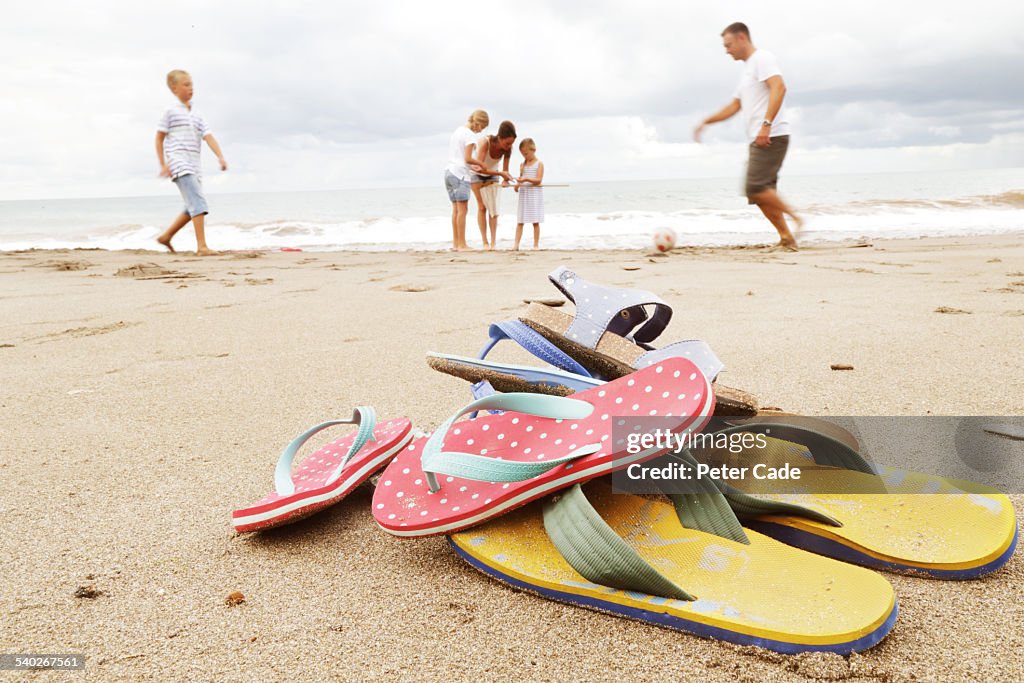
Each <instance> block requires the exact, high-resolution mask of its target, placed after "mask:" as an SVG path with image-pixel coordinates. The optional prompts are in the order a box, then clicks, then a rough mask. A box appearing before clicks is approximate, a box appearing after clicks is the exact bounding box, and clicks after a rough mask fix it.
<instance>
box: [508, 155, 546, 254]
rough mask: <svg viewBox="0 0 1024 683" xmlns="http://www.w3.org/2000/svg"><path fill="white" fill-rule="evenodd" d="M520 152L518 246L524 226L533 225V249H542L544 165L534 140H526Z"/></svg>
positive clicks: (517, 248)
mask: <svg viewBox="0 0 1024 683" xmlns="http://www.w3.org/2000/svg"><path fill="white" fill-rule="evenodd" d="M519 152H520V153H521V154H522V155H523V163H522V165H520V167H519V178H518V179H517V181H516V182H518V185H516V192H518V193H519V211H518V213H517V220H516V245H515V247H513V249H515V250H516V251H519V241H520V240H521V239H522V238H523V225H524V224H526V223H533V248H534V249H539V248H540V224H541V223H543V222H544V190H543V189H542V188H541V187H540V185H541V183H542V181H543V180H544V164H543V163H541V161H540V159H538V158H537V145H536V144H534V142H533V138H526V139H525V140H523V141H522V142H521V143H519Z"/></svg>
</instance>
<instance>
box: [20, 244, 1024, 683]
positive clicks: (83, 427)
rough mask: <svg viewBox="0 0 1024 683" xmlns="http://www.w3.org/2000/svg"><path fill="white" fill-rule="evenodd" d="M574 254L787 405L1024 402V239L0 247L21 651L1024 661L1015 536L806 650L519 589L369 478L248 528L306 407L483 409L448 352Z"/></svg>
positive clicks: (463, 673) (530, 666) (987, 670)
mask: <svg viewBox="0 0 1024 683" xmlns="http://www.w3.org/2000/svg"><path fill="white" fill-rule="evenodd" d="M213 237H215V235H213V236H211V239H212V238H213ZM561 263H569V264H571V265H572V266H573V267H575V268H576V269H577V270H579V271H580V272H581V274H583V275H584V276H585V277H587V278H588V279H591V280H595V281H601V282H606V283H610V284H615V285H626V286H633V287H640V288H644V289H650V290H653V291H655V292H659V293H660V294H661V295H662V296H663V297H664V298H665V299H666V300H668V301H669V302H670V303H671V304H672V305H673V306H674V308H675V313H676V315H675V317H674V318H673V320H672V324H671V326H670V328H669V330H668V331H667V333H666V335H665V336H664V337H663V339H675V338H690V337H700V338H703V339H705V340H707V341H708V342H710V344H711V345H712V346H713V348H714V349H715V350H716V351H717V353H718V355H719V356H720V357H721V358H723V359H724V360H725V362H726V363H727V365H728V373H727V374H726V375H723V381H726V382H727V383H728V384H729V385H731V386H735V387H738V388H742V389H746V390H749V391H751V392H753V393H755V394H756V395H758V396H759V397H760V398H761V400H762V403H764V404H766V405H774V406H782V407H784V408H786V409H789V410H794V411H800V412H805V413H809V414H834V415H842V414H849V415H863V414H867V415H870V414H890V415H898V414H926V413H927V412H928V411H930V412H932V413H935V414H1004V415H1009V414H1015V415H1021V414H1024V391H1022V388H1024V362H1022V361H1024V352H1022V344H1021V339H1022V331H1024V272H1022V271H1024V236H1020V235H1017V236H1008V237H999V238H972V239H946V240H936V239H930V240H914V241H905V242H897V241H893V242H876V243H875V244H874V246H867V247H863V248H851V247H849V246H847V245H832V246H828V247H819V248H812V249H808V250H806V251H804V252H801V253H799V254H768V253H764V252H763V251H761V250H756V249H722V250H711V249H697V250H684V251H677V252H676V253H674V254H672V255H671V256H669V257H667V258H655V259H650V258H648V257H646V256H644V255H642V254H639V253H633V252H572V253H568V252H539V253H522V254H512V253H509V252H503V253H500V252H499V253H467V254H452V253H422V254H397V253H388V254H367V253H272V254H234V255H224V256H220V257H214V258H204V259H198V258H195V257H190V256H189V255H184V254H177V255H172V254H165V253H156V252H104V251H82V250H75V251H45V252H44V251H34V252H21V253H4V254H0V416H2V419H0V440H2V443H3V456H2V459H0V460H2V461H0V513H2V518H3V520H4V526H3V533H2V534H0V567H2V574H0V581H2V591H0V614H2V615H3V618H2V619H0V652H46V653H58V652H77V653H84V654H85V655H86V656H87V657H88V663H87V667H86V671H85V673H84V679H86V680H104V681H107V680H217V681H233V680H286V679H292V680H311V679H313V678H314V676H315V677H319V678H326V679H329V680H363V679H379V680H395V679H410V680H473V681H489V680H500V679H517V680H560V681H565V680H607V681H621V680H623V679H633V678H635V679H642V680H663V681H678V680H682V679H685V678H688V677H690V676H694V675H696V676H698V677H699V678H701V679H706V680H713V681H719V680H721V681H730V682H735V681H746V680H761V679H767V680H807V679H829V680H834V679H853V680H869V679H870V680H886V681H887V680H962V679H966V678H971V679H977V680H1019V679H1020V677H1021V673H1022V672H1024V625H1022V623H1024V601H1022V599H1021V578H1022V575H1024V563H1022V562H1021V560H1020V554H1019V553H1018V555H1017V556H1016V557H1014V558H1013V559H1012V560H1011V561H1010V563H1009V564H1008V565H1007V566H1006V567H1005V568H1003V569H1002V570H1001V571H999V572H997V573H996V574H994V575H991V576H989V577H987V578H985V579H983V580H980V581H974V582H962V583H947V582H940V581H933V580H927V579H921V578H913V577H906V576H896V575H891V574H889V575H887V577H888V578H889V579H890V580H891V581H892V583H893V584H894V586H895V587H896V590H897V593H898V595H899V599H900V610H901V612H900V617H899V621H898V623H897V625H896V627H895V629H894V630H893V632H892V634H891V635H890V636H889V637H888V638H887V639H886V640H885V641H884V642H883V643H882V644H880V645H879V646H877V647H875V648H874V649H872V650H870V651H868V652H866V653H863V654H859V655H853V656H851V657H847V658H844V657H839V656H837V655H814V656H798V657H784V656H780V655H774V654H771V653H767V652H765V651H763V650H759V649H757V648H737V647H734V646H731V645H727V644H722V643H718V642H713V641H710V640H703V639H699V638H695V637H691V636H688V635H685V634H681V633H678V632H674V631H668V630H663V629H659V628H656V627H652V626H648V625H645V624H641V623H637V622H632V621H627V620H624V619H618V618H614V617H610V616H606V615H603V614H598V613H595V612H590V611H587V610H584V609H578V608H573V607H570V606H565V605H560V604H556V603H553V602H549V601H547V600H544V599H541V598H538V597H534V596H532V595H526V594H523V593H518V592H515V591H513V590H510V589H508V588H506V587H504V586H502V585H499V584H498V583H496V582H494V581H492V580H490V579H488V578H487V577H485V576H483V575H481V574H478V573H477V572H476V571H474V570H473V569H472V568H470V567H469V566H468V565H466V564H464V563H463V562H462V561H460V560H459V559H458V558H457V557H456V556H455V555H454V553H453V552H451V551H450V550H449V548H448V546H447V544H446V542H445V540H444V539H443V538H430V539H425V540H401V539H397V538H393V537H391V536H389V535H388V534H386V533H384V532H383V531H381V530H380V529H378V528H377V526H376V525H375V523H374V522H373V519H372V517H371V515H370V510H369V501H370V492H369V491H368V490H367V489H361V490H360V491H357V492H356V493H355V494H353V495H352V496H351V497H350V498H349V499H348V500H346V501H345V502H343V503H342V504H340V505H337V506H335V507H334V508H331V509H330V510H328V511H326V512H324V513H322V514H320V515H318V516H316V517H314V518H311V519H308V520H305V521H303V522H300V523H299V524H296V525H293V526H290V527H286V528H283V529H279V530H276V531H272V532H269V533H264V534H260V535H252V536H244V537H239V536H236V535H234V533H233V532H232V530H231V526H230V522H229V519H230V513H231V510H232V509H233V508H234V507H235V506H239V505H242V504H245V503H248V502H250V501H253V500H255V499H257V498H259V497H260V496H262V495H263V494H264V493H265V492H266V491H267V490H268V489H269V487H270V486H271V485H272V478H273V477H272V472H273V465H274V462H275V460H276V457H277V453H278V451H279V449H280V448H281V447H282V446H283V445H284V444H285V443H287V442H288V440H289V439H291V438H292V437H293V436H294V435H295V434H297V433H298V432H299V431H301V430H302V429H304V428H305V427H306V426H308V425H310V424H312V423H314V422H318V421H320V420H323V419H327V418H330V417H337V416H344V415H348V414H349V413H350V408H351V406H353V405H355V404H372V405H374V406H376V408H377V410H378V413H379V414H380V415H382V416H385V417H390V416H396V415H407V416H409V417H410V418H411V419H412V420H413V422H414V423H415V424H416V425H418V426H422V427H424V428H430V427H432V426H434V425H436V424H437V423H438V422H439V421H441V420H442V419H443V418H445V417H447V415H448V414H449V413H450V412H451V411H453V410H454V409H455V408H456V407H458V406H461V405H462V404H463V403H464V402H465V401H466V400H467V396H468V394H467V387H466V385H465V384H464V383H462V382H461V381H459V380H456V379H454V378H451V377H448V376H445V375H440V374H437V373H433V372H431V371H430V370H429V369H428V368H427V366H426V364H425V362H424V353H425V352H426V351H428V350H436V351H445V352H451V353H461V354H472V353H475V352H476V351H477V350H478V349H479V347H480V346H481V345H482V343H483V341H484V340H485V336H486V325H487V324H488V323H490V322H492V321H495V320H501V319H505V318H509V317H513V316H514V315H515V314H516V312H517V311H519V310H521V309H522V308H523V307H524V305H523V304H522V299H523V298H528V297H550V296H551V295H552V294H553V293H554V290H553V289H552V288H551V287H550V285H549V284H548V283H547V280H546V277H545V276H546V274H547V273H548V272H549V271H550V270H551V269H552V268H554V267H555V266H557V265H559V264H561ZM941 311H945V312H941ZM502 353H505V354H506V355H504V356H501V357H504V358H506V359H512V358H515V357H516V356H515V355H514V354H508V353H507V352H502ZM499 356H500V354H499ZM832 364H849V365H852V366H854V369H853V370H852V371H833V370H831V369H830V365H832ZM1013 500H1014V502H1015V504H1016V505H1017V506H1018V509H1020V506H1021V504H1022V503H1024V498H1022V497H1021V496H1020V495H1015V496H1014V497H1013ZM87 586H94V587H95V589H96V591H98V592H99V594H98V595H97V596H95V597H92V598H89V597H76V591H77V590H79V588H80V587H87ZM234 591H240V592H241V593H243V594H244V599H245V602H244V603H243V604H241V605H238V606H235V607H230V606H227V605H226V604H225V599H226V598H227V596H228V595H229V594H230V593H232V592H234ZM78 675H81V674H78ZM67 676H69V674H66V673H38V674H8V675H7V676H5V677H4V680H7V679H11V680H14V679H15V678H18V679H22V678H28V679H32V680H35V679H41V680H55V679H57V678H58V677H59V678H60V680H65V679H66V678H67Z"/></svg>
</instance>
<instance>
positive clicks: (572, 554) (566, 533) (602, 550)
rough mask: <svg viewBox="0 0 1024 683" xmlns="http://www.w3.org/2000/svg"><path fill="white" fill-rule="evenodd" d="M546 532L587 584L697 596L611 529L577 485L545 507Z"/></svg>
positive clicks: (685, 597) (686, 597)
mask: <svg viewBox="0 0 1024 683" xmlns="http://www.w3.org/2000/svg"><path fill="white" fill-rule="evenodd" d="M544 529H545V530H546V531H547V532H548V537H549V538H550V539H551V542H552V543H553V544H554V545H555V547H556V548H557V549H558V552H560V553H561V554H562V557H564V558H565V560H566V562H568V563H569V564H570V565H572V568H573V569H575V570H576V571H577V572H579V573H580V575H581V576H583V577H584V578H585V579H587V580H588V581H591V582H593V583H596V584H599V585H602V586H610V587H612V588H619V589H621V590H630V591H641V592H643V593H648V594H650V595H659V596H662V597H666V598H675V599H677V600H694V597H693V596H692V595H690V594H689V593H687V592H686V591H685V590H683V589H682V588H680V587H679V586H677V585H676V584H675V583H673V582H672V581H671V580H670V579H668V578H667V577H666V576H665V575H664V574H662V573H661V572H659V571H658V570H657V569H655V568H654V567H652V566H651V565H650V564H648V563H647V561H646V560H644V559H643V558H642V557H640V554H639V553H637V552H636V551H635V550H633V548H632V547H630V545H629V544H628V543H626V541H625V540H623V539H622V537H621V536H619V535H618V534H617V533H615V530H614V529H612V528H611V527H610V526H609V525H608V523H607V522H605V521H604V519H602V518H601V515H600V514H598V512H597V510H595V509H594V506H593V505H591V504H590V501H589V500H587V497H586V495H585V494H584V493H583V489H582V488H580V485H579V484H576V485H575V486H573V487H572V488H570V489H567V491H566V493H564V494H563V495H562V496H560V497H558V498H557V499H555V500H552V501H550V502H548V503H547V504H546V505H545V506H544Z"/></svg>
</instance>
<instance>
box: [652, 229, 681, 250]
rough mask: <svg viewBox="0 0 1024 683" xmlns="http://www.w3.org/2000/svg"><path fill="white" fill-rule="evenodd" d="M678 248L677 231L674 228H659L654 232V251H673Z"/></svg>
mask: <svg viewBox="0 0 1024 683" xmlns="http://www.w3.org/2000/svg"><path fill="white" fill-rule="evenodd" d="M675 246H676V231H675V230H673V229H672V228H658V229H657V230H655V231H654V250H655V251H661V252H666V251H672V250H673V249H675Z"/></svg>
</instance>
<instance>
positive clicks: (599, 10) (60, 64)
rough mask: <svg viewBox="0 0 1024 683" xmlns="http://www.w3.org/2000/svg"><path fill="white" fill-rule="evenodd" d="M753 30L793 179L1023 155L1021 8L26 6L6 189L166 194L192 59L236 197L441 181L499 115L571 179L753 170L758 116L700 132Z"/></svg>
mask: <svg viewBox="0 0 1024 683" xmlns="http://www.w3.org/2000/svg"><path fill="white" fill-rule="evenodd" d="M882 17H884V20H881V18H882ZM736 19H743V20H744V21H746V22H747V23H748V24H749V25H750V26H751V29H752V31H753V34H754V41H755V43H756V44H758V45H761V46H763V47H766V48H768V49H771V50H772V51H774V52H776V54H778V55H779V58H780V61H781V63H782V65H783V68H784V70H785V75H786V79H787V83H788V84H789V88H790V90H789V95H788V98H789V100H788V101H789V103H790V105H791V107H792V110H791V111H792V114H793V117H792V118H793V120H794V123H795V124H796V125H795V133H794V154H792V155H791V160H790V161H787V164H789V165H790V166H791V167H793V166H798V165H800V164H802V163H803V162H801V161H799V160H800V159H801V158H803V159H805V160H806V161H807V162H808V163H807V164H806V166H807V167H808V168H814V167H817V162H816V161H813V160H815V159H820V158H825V156H827V157H828V159H829V165H828V168H829V169H831V170H833V171H836V172H838V171H843V170H853V169H858V170H862V169H867V170H870V169H871V168H874V169H875V170H889V165H890V164H891V163H894V162H898V163H899V164H906V165H912V164H913V163H920V164H921V166H920V167H921V168H927V165H926V164H930V163H936V160H937V159H943V160H948V159H953V160H955V162H956V163H959V164H963V166H964V167H979V166H983V165H987V164H992V163H1005V164H1013V163H1019V161H1017V162H1014V161H1013V160H1012V159H1010V158H1008V156H1007V154H1005V153H1004V151H1003V150H1001V149H1000V147H999V145H1000V144H1003V143H1005V141H1006V139H1007V138H1005V137H1003V138H998V137H996V136H999V135H1012V134H1013V133H1017V132H1020V131H1021V123H1020V121H1021V120H1024V101H1022V98H1021V96H1020V92H1021V91H1022V87H1024V82H1022V79H1024V76H1022V75H1021V73H1020V70H1014V69H1012V68H1010V67H1011V65H1012V64H1013V63H1015V62H1017V61H1019V60H1020V59H1021V57H1024V45H1022V43H1021V41H1020V40H1019V39H1018V38H1017V36H1016V32H1017V30H1018V27H1019V26H1020V25H1022V21H1021V20H1022V19H1024V9H1022V6H1019V5H1006V4H1005V3H996V2H974V3H970V5H969V6H964V5H963V4H962V3H955V2H949V1H947V2H935V3H932V4H931V5H930V6H929V9H928V12H927V15H926V16H922V15H921V10H920V8H916V7H910V6H904V5H902V4H899V3H892V2H880V1H875V2H870V1H869V2H861V3H856V4H847V5H842V6H839V5H834V4H830V5H823V4H821V3H815V2H810V1H809V0H805V1H803V2H793V3H788V4H787V6H786V9H785V12H784V18H782V16H781V15H780V8H779V7H778V6H777V5H771V4H765V3H755V2H751V1H746V2H739V3H730V4H729V5H728V6H725V5H721V6H710V7H694V6H692V5H690V4H688V3H687V4H683V3H670V2H653V1H651V0H643V1H641V2H638V3H630V4H628V5H627V4H625V3H618V2H610V1H608V2H599V3H592V2H591V3H583V2H557V3H556V2H553V1H552V2H540V1H530V0H528V1H526V2H522V3H516V4H515V5H511V6H509V5H497V4H481V3H399V2H378V3H371V4H366V3H356V2H340V3H337V2H336V3H327V2H308V3H304V4H301V5H298V6H291V5H284V4H281V3H277V2H269V1H267V2H259V1H256V2H250V3H245V4H242V3H230V4H224V3H216V4H211V3H199V2H192V1H190V0H183V1H182V2H178V3H175V4H174V5H168V6H161V5H150V4H133V5H129V4H125V3H122V2H112V1H111V2H94V3H89V4H88V5H82V4H80V3H70V2H65V3H59V4H54V3H48V4H42V3H36V4H29V3H19V4H17V5H16V6H14V7H12V8H9V9H8V10H7V12H6V15H5V22H4V24H3V26H2V27H0V82H2V83H4V84H5V88H6V91H7V92H6V93H5V97H4V98H3V100H2V101H0V118H2V125H0V149H2V150H3V153H4V164H3V165H2V166H0V199H2V198H6V199H16V198H27V197H44V196H83V195H85V196H104V195H107V196H109V195H125V194H155V193H160V192H164V191H166V187H165V186H164V185H162V184H161V182H166V181H158V180H157V179H156V177H155V176H156V169H157V166H156V153H155V150H154V146H153V137H154V132H155V122H156V121H157V119H158V118H159V116H160V114H161V111H162V110H163V109H164V108H165V107H166V106H167V105H168V103H169V102H170V101H171V98H170V93H169V92H168V91H167V90H166V87H165V86H164V84H163V77H164V74H165V73H166V72H167V70H169V69H170V68H187V69H189V70H190V71H191V72H192V73H193V76H194V78H195V82H196V104H197V106H198V107H201V108H202V109H203V111H204V112H205V113H206V114H207V117H208V118H209V120H210V122H211V124H212V125H213V127H214V130H215V132H216V134H217V135H218V137H219V139H220V140H221V142H222V144H223V146H224V149H225V152H226V154H227V156H228V159H229V161H230V162H231V166H232V168H231V171H230V172H229V173H227V174H224V175H220V174H217V173H214V172H212V171H211V172H210V173H209V178H208V182H209V183H210V184H211V186H212V187H213V188H216V189H219V190H223V191H229V190H230V191H258V190H274V189H326V188H335V187H368V186H397V185H429V184H434V183H436V182H439V181H438V180H437V178H438V177H439V175H440V168H441V167H442V165H443V158H444V154H445V148H446V141H447V136H448V135H449V134H450V132H451V130H452V129H454V127H455V126H456V125H458V124H459V123H460V122H462V121H463V120H464V118H465V116H466V115H467V114H468V113H469V111H471V110H472V109H475V108H478V107H483V108H486V109H488V111H489V112H490V113H491V115H492V119H493V120H494V121H495V122H497V121H499V120H501V119H503V118H511V119H512V120H514V121H516V123H517V124H519V128H520V131H521V134H522V135H532V136H533V137H536V138H537V139H538V145H539V147H540V150H539V151H540V153H541V156H542V158H544V159H545V161H546V162H547V163H549V164H550V169H551V172H552V173H556V174H557V176H558V177H560V178H563V179H565V180H598V179H615V178H623V179H625V178H645V177H693V176H721V175H730V174H735V173H736V172H737V168H738V164H739V161H738V158H739V157H742V154H743V150H742V133H741V131H740V130H739V125H738V124H737V123H735V122H728V123H724V124H720V125H719V126H716V127H714V128H713V129H712V131H711V132H710V133H709V135H708V141H709V144H708V145H706V146H701V147H698V146H696V145H694V144H692V143H691V142H690V131H691V130H692V128H693V125H694V123H696V121H697V120H698V119H699V118H700V117H702V116H705V115H707V114H708V113H710V112H712V111H715V110H716V109H717V108H719V107H720V106H722V105H723V104H725V103H726V102H727V101H728V99H729V97H730V95H731V92H732V87H733V84H734V82H735V79H736V77H737V72H738V69H739V65H738V64H735V63H733V62H732V61H731V60H730V59H729V58H728V57H727V56H726V55H725V54H724V52H723V50H722V48H721V39H720V37H719V35H718V34H719V32H720V31H721V29H722V28H723V27H724V26H725V25H726V24H728V23H730V22H732V21H734V20H736ZM994 67H1002V68H999V69H997V68H994ZM492 130H493V128H492ZM999 141H1002V142H999ZM928 145H932V146H938V147H941V148H942V149H945V150H946V151H945V152H941V153H940V152H938V151H934V152H927V151H921V150H923V149H924V148H925V147H927V146H928ZM883 147H892V148H893V149H894V150H897V151H885V150H884V149H883ZM898 150H904V151H898ZM1019 158H1020V157H1018V159H1019ZM207 161H208V162H209V161H210V159H207ZM943 163H945V162H943Z"/></svg>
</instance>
